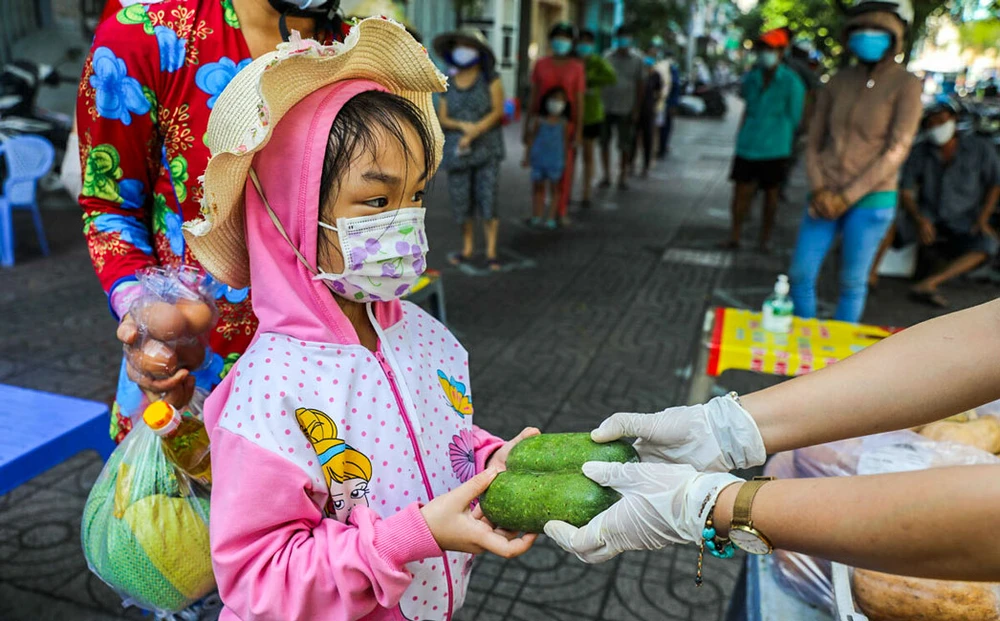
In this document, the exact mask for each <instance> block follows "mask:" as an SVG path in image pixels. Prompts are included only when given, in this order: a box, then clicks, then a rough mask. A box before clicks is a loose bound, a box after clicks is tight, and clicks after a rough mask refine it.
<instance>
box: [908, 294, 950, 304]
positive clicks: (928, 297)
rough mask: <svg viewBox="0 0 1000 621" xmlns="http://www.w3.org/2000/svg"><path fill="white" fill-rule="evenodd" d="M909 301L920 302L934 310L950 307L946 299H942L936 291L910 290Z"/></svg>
mask: <svg viewBox="0 0 1000 621" xmlns="http://www.w3.org/2000/svg"><path fill="white" fill-rule="evenodd" d="M910 299H912V300H913V301H915V302H922V303H924V304H927V305H928V306H933V307H935V308H948V307H950V306H951V304H949V303H948V298H946V297H944V296H943V295H941V294H940V293H938V292H937V291H920V290H917V289H911V290H910Z"/></svg>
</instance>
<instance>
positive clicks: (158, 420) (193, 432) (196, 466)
mask: <svg viewBox="0 0 1000 621" xmlns="http://www.w3.org/2000/svg"><path fill="white" fill-rule="evenodd" d="M142 420H143V421H144V422H145V423H146V425H147V426H149V428H150V429H151V430H152V431H153V433H155V434H156V435H157V436H158V437H159V438H160V443H161V445H162V446H163V453H164V454H165V455H166V456H167V460H169V461H170V463H172V464H173V465H174V466H176V467H177V468H179V469H180V470H181V472H183V473H184V474H186V475H187V476H189V477H191V478H192V479H193V480H194V481H196V482H198V483H199V484H200V485H201V486H202V487H204V488H205V489H206V490H211V489H212V461H211V454H210V453H209V441H208V432H207V431H206V430H205V423H203V422H202V421H201V418H200V417H195V416H193V415H191V414H190V413H182V412H180V411H178V410H177V409H176V408H174V407H173V406H172V405H170V404H169V403H167V402H165V401H154V402H153V403H150V404H149V406H148V407H146V411H145V412H143V415H142Z"/></svg>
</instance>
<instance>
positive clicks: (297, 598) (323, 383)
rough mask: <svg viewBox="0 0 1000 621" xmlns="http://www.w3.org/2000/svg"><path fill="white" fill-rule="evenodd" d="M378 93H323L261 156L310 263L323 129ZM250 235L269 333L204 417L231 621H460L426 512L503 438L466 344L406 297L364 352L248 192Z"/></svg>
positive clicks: (261, 332)
mask: <svg viewBox="0 0 1000 621" xmlns="http://www.w3.org/2000/svg"><path fill="white" fill-rule="evenodd" d="M368 90H386V89H385V88H384V87H382V86H380V85H378V84H375V83H374V82H368V81H363V80H350V81H345V82H338V83H336V84H333V85H331V86H327V87H324V88H323V89H321V90H319V91H317V92H315V93H313V94H311V95H310V96H308V97H307V98H305V99H304V100H302V101H301V102H300V103H299V104H298V105H297V106H296V107H295V108H294V109H293V110H292V111H290V112H289V113H288V114H287V115H286V116H285V117H284V118H283V119H282V120H281V122H280V123H279V124H278V125H277V127H275V128H274V135H273V137H272V138H271V140H270V142H269V143H268V145H267V146H266V147H265V148H264V149H263V150H262V151H261V152H259V153H258V154H257V155H256V156H255V158H254V163H253V165H254V170H256V171H257V174H258V176H259V178H260V181H261V184H262V187H263V190H264V195H265V196H267V198H268V201H269V203H270V205H271V207H272V208H273V209H274V211H275V213H276V214H277V216H278V218H279V219H280V221H281V222H282V224H283V226H284V227H285V230H286V232H287V233H288V236H289V238H290V239H291V241H292V243H293V244H295V245H296V246H297V247H298V249H299V251H300V252H301V253H302V254H303V255H304V256H305V258H306V260H307V261H309V262H310V264H311V265H315V261H316V240H317V218H318V211H319V192H320V177H321V174H322V168H323V159H324V153H325V149H326V141H327V136H328V134H329V130H330V127H331V125H332V123H333V120H334V118H335V117H336V115H337V112H338V111H339V110H340V109H341V107H342V106H343V105H344V103H345V102H347V101H348V100H349V99H350V98H351V97H353V96H355V95H357V94H358V93H361V92H363V91H368ZM246 237H247V245H248V248H249V251H250V268H251V279H252V286H253V288H254V293H255V295H254V300H253V308H254V312H255V313H256V315H257V318H258V319H259V320H260V327H259V328H258V330H257V334H256V335H255V337H254V340H253V342H252V343H251V345H250V347H249V348H248V349H247V352H246V354H244V355H243V357H241V358H240V359H239V361H238V362H237V363H236V365H235V366H234V367H233V369H232V370H231V371H230V373H229V375H228V376H227V377H226V379H225V381H223V382H222V384H221V385H220V386H219V387H218V388H217V389H216V390H215V391H214V392H213V393H212V396H211V397H210V398H209V399H208V401H207V404H206V409H205V422H206V424H207V426H208V429H209V432H210V434H211V439H212V471H213V489H212V514H211V540H212V560H213V564H214V568H215V574H216V579H217V581H218V585H219V592H220V594H221V596H222V600H223V602H224V603H225V605H226V608H225V610H224V611H223V613H222V616H221V617H220V619H221V620H223V621H232V620H233V619H241V620H243V621H251V620H257V619H274V620H276V621H292V620H294V619H308V620H311V621H322V620H330V621H344V620H347V619H379V620H384V619H408V620H411V621H417V620H427V619H439V620H440V619H445V620H446V619H450V618H451V616H452V614H453V613H454V611H455V610H457V609H458V608H459V607H460V606H461V603H462V601H463V600H464V596H465V589H466V586H467V579H468V573H469V569H470V567H471V563H472V557H471V556H470V555H468V554H459V553H454V552H447V553H445V552H442V550H441V549H440V548H439V547H438V545H437V543H436V542H435V541H434V538H433V536H432V535H431V533H430V531H429V529H428V528H427V523H426V522H425V521H424V519H423V516H422V515H421V513H420V510H419V508H420V505H421V503H427V502H429V501H430V500H431V499H432V498H434V497H435V496H437V495H439V494H443V493H445V492H447V491H449V490H451V489H454V488H455V487H457V486H458V485H459V484H461V483H462V482H463V481H465V480H467V479H468V478H470V477H471V476H472V475H473V474H474V473H475V472H478V471H480V470H482V469H483V468H484V464H485V462H486V460H487V459H488V457H489V456H490V455H491V454H492V453H493V451H495V450H496V449H497V448H498V447H499V446H500V445H501V444H502V443H503V441H502V440H501V439H499V438H496V437H494V436H491V435H490V434H488V433H486V432H484V431H482V430H480V429H479V428H477V427H476V426H475V425H473V424H472V420H471V418H472V413H471V407H468V406H465V407H463V405H462V401H463V399H464V400H466V401H467V400H468V399H470V398H471V397H470V393H469V391H468V388H467V386H468V384H469V378H468V356H467V353H466V351H465V349H463V348H462V346H461V344H459V342H458V341H457V340H456V339H455V338H454V337H453V336H452V335H451V334H450V333H449V332H448V330H447V329H446V328H445V327H444V326H442V325H441V324H440V323H438V322H437V321H435V320H434V319H433V318H431V317H430V316H429V315H427V314H426V313H424V312H423V311H422V310H420V309H419V308H418V307H416V306H414V305H413V304H410V303H400V302H398V301H394V302H386V303H377V304H374V305H371V306H370V307H369V315H370V316H374V317H376V318H377V323H376V330H377V332H378V333H379V348H378V351H377V352H376V353H372V352H371V351H369V350H368V349H366V348H364V347H363V346H362V345H361V344H360V342H359V341H358V337H357V334H356V332H355V331H354V329H353V327H352V325H351V323H350V322H349V321H348V319H347V318H346V317H345V316H344V314H343V313H342V312H341V310H340V307H339V306H338V305H337V302H336V301H335V300H334V298H333V296H332V294H331V293H330V291H329V290H328V289H327V287H326V286H325V285H324V284H323V283H321V282H318V281H314V280H312V274H311V273H310V272H309V271H308V270H307V269H306V268H305V267H304V266H303V265H302V264H301V263H300V262H299V261H298V259H296V257H295V254H294V253H293V251H292V248H291V247H290V246H289V244H288V243H287V242H286V241H285V240H284V239H283V238H282V237H281V236H280V234H279V233H278V231H277V229H276V228H275V226H274V224H273V223H272V222H271V220H270V219H269V217H268V215H267V213H266V211H265V209H264V207H263V203H262V201H261V199H260V196H259V195H258V194H257V192H256V191H255V190H254V188H253V186H252V185H250V184H249V183H248V185H247V189H246ZM300 424H301V425H305V426H307V427H309V429H310V433H311V434H312V439H313V440H315V442H316V446H315V447H313V445H312V444H311V442H310V439H309V438H307V436H306V434H305V433H304V432H303V431H302V429H301V428H300ZM313 430H315V432H314V431H313ZM317 453H319V454H320V455H318V454H317ZM321 458H322V460H323V462H330V461H331V460H339V462H334V463H339V464H340V465H339V466H338V468H337V472H338V473H340V474H341V475H342V476H341V477H340V478H342V479H343V480H342V481H340V482H337V481H336V479H334V480H333V483H332V484H330V485H328V483H327V476H328V475H325V474H324V470H323V469H322V468H321Z"/></svg>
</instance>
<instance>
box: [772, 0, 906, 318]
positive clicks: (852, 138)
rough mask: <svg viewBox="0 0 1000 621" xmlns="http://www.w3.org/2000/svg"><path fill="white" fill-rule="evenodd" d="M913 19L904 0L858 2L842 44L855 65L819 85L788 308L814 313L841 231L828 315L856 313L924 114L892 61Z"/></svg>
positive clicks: (851, 315) (859, 314)
mask: <svg viewBox="0 0 1000 621" xmlns="http://www.w3.org/2000/svg"><path fill="white" fill-rule="evenodd" d="M912 21H913V7H912V5H911V4H910V2H909V0H892V1H887V2H882V1H875V0H862V1H860V2H858V3H857V4H855V5H854V7H853V8H852V13H851V17H850V18H849V20H848V21H847V24H846V27H845V29H844V46H845V48H846V49H847V50H848V51H849V52H850V54H851V56H852V57H853V59H854V61H855V62H854V64H852V65H850V66H847V67H844V68H843V69H841V70H840V71H838V72H837V73H836V74H835V75H834V76H833V78H831V80H830V82H829V83H828V84H827V85H826V87H825V88H822V89H820V92H819V95H818V96H817V99H816V110H815V112H814V113H813V118H812V119H811V120H810V122H809V137H808V142H807V145H806V169H807V172H808V177H809V186H810V199H809V205H808V207H807V209H806V210H805V214H804V216H803V219H802V224H801V226H800V228H799V236H798V240H797V242H796V245H795V252H794V255H793V258H792V265H791V268H790V271H789V277H790V279H791V285H792V287H791V295H792V300H793V301H794V303H795V313H796V314H797V315H799V316H801V317H805V318H811V317H815V316H816V280H817V279H818V277H819V272H820V268H821V267H822V264H823V261H824V260H825V258H826V255H827V252H829V250H830V248H831V246H832V245H833V242H834V240H835V239H836V238H837V237H838V236H840V237H842V242H841V245H840V247H841V266H840V299H839V300H838V302H837V309H836V312H835V313H834V318H835V319H838V320H841V321H849V322H858V321H860V320H861V317H862V313H863V312H864V308H865V301H866V299H867V297H868V274H869V271H870V269H871V266H872V262H873V261H874V259H875V254H876V253H877V251H878V247H879V244H880V242H881V241H882V238H883V237H885V234H886V231H887V230H888V229H889V226H890V225H891V224H892V221H893V214H894V211H895V207H896V203H897V198H898V197H897V188H898V178H899V170H900V168H901V167H902V166H903V162H904V161H906V157H907V155H909V153H910V147H911V145H912V144H913V138H914V136H915V135H916V133H917V129H918V127H919V125H920V117H921V115H922V107H923V106H922V104H921V101H920V95H921V91H922V86H921V82H920V80H919V79H918V78H917V77H916V76H914V75H913V74H911V73H909V72H908V71H907V70H906V67H905V66H904V65H903V64H902V63H900V62H897V61H896V58H897V57H898V56H901V55H902V53H903V50H904V45H905V43H906V33H907V29H908V27H909V25H910V23H911V22H912Z"/></svg>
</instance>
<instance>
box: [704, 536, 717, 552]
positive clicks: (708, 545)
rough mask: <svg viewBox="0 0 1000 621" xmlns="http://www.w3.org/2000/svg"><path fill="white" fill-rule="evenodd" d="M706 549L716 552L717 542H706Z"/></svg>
mask: <svg viewBox="0 0 1000 621" xmlns="http://www.w3.org/2000/svg"><path fill="white" fill-rule="evenodd" d="M705 547H706V548H708V549H709V550H711V551H712V552H715V542H714V541H712V540H711V539H709V540H708V541H706V542H705Z"/></svg>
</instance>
